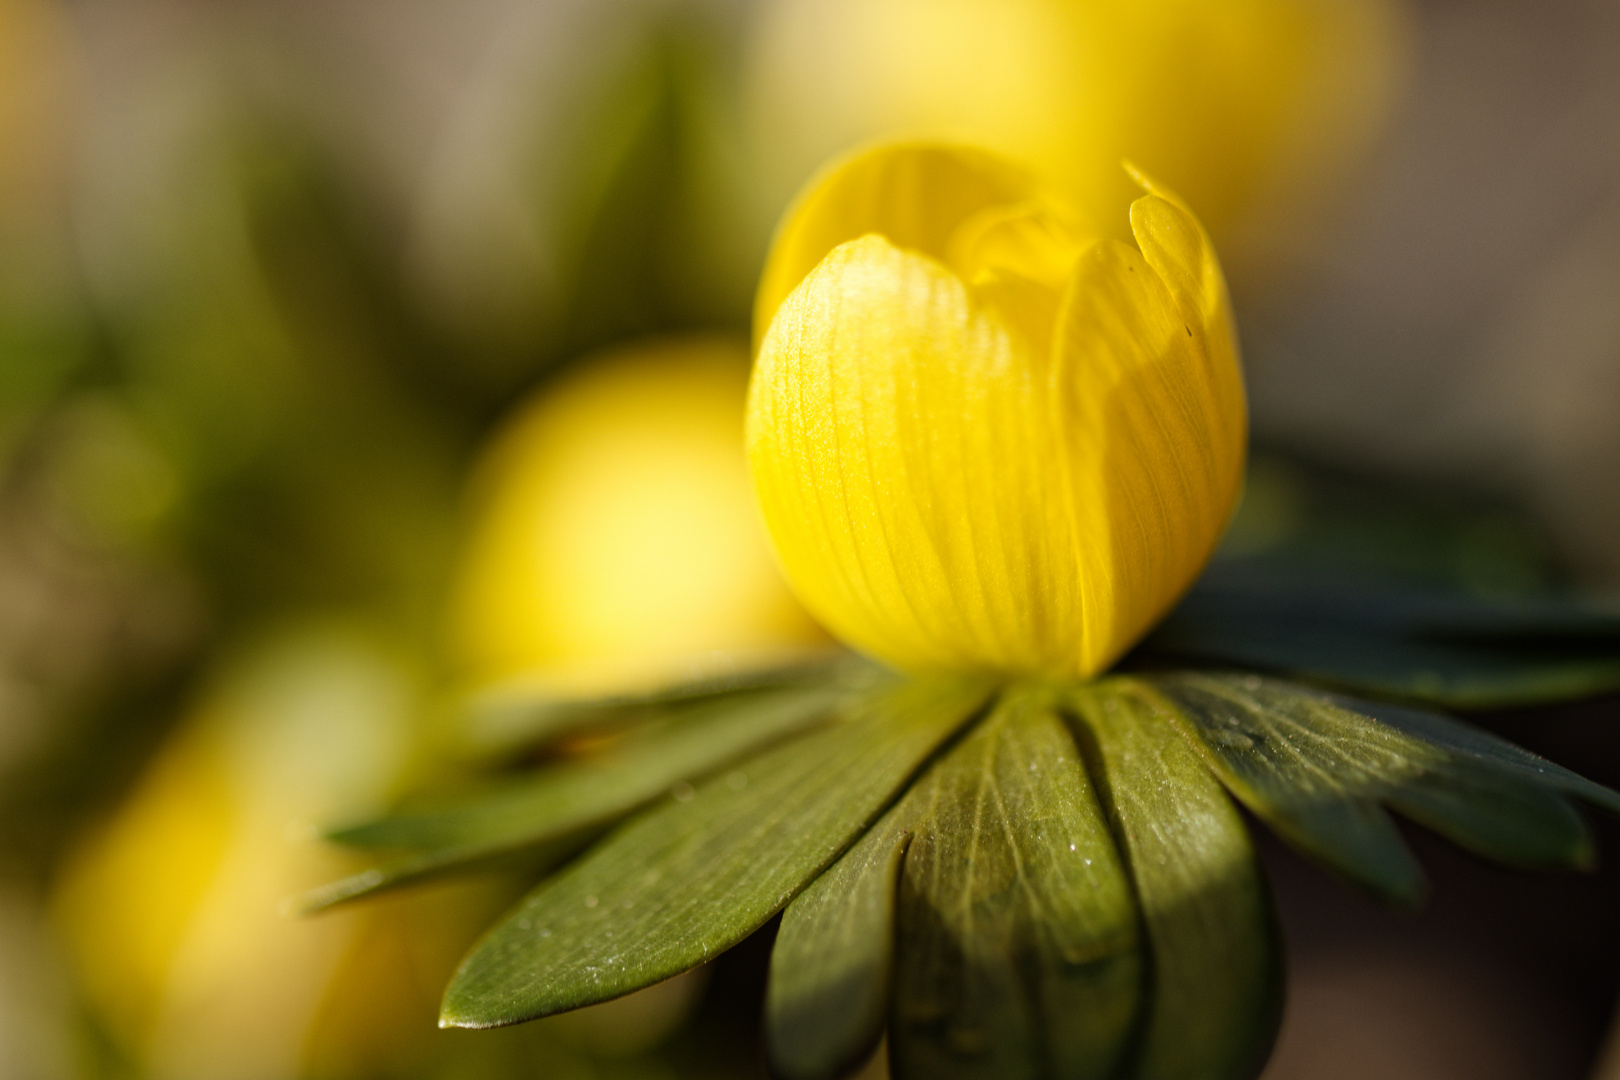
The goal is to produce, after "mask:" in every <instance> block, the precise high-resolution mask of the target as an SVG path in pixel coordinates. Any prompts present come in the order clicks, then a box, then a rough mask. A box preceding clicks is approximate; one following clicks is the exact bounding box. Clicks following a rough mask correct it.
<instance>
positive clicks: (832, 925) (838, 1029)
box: [765, 801, 911, 1080]
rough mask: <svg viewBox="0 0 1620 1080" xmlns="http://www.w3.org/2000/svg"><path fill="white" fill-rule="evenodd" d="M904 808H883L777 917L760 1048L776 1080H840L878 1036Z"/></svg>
mask: <svg viewBox="0 0 1620 1080" xmlns="http://www.w3.org/2000/svg"><path fill="white" fill-rule="evenodd" d="M908 806H909V804H908V803H907V802H905V801H902V802H901V803H900V804H899V805H897V806H896V807H895V808H894V809H892V810H890V811H889V813H888V814H886V815H885V816H884V817H883V819H882V820H881V821H879V822H878V823H877V824H876V825H874V826H873V827H872V828H871V829H870V830H868V831H867V833H866V835H865V836H863V837H862V838H861V840H860V842H859V843H857V844H856V845H855V846H854V847H853V848H851V849H850V850H849V851H848V852H846V853H845V854H844V855H843V857H842V858H840V859H839V860H838V861H837V862H835V863H833V864H832V866H830V867H829V868H828V869H827V870H825V871H824V872H823V873H822V875H821V876H820V877H818V878H816V880H815V881H813V882H812V883H811V884H810V886H809V887H808V888H806V889H805V890H804V891H803V892H802V893H800V894H799V895H798V896H796V897H794V898H793V902H792V903H791V904H789V905H788V906H787V909H786V910H785V911H783V912H782V927H781V929H780V930H778V931H777V934H776V945H775V948H774V949H773V950H772V952H771V973H770V982H769V983H768V984H767V988H766V993H765V1044H766V1052H767V1053H768V1054H769V1056H770V1061H771V1071H772V1072H773V1073H774V1074H775V1075H777V1076H780V1077H781V1078H782V1080H834V1078H836V1077H840V1076H844V1075H847V1074H849V1073H851V1072H853V1071H854V1070H855V1068H856V1067H857V1066H859V1065H860V1064H861V1062H863V1061H865V1060H866V1059H867V1058H868V1057H870V1056H871V1054H872V1052H873V1051H874V1050H875V1049H876V1048H877V1046H878V1043H879V1041H880V1040H881V1039H882V1037H883V1027H884V1024H885V1022H886V1021H887V1020H888V1011H889V995H890V987H891V986H892V984H893V977H894V939H895V932H894V920H895V893H896V890H897V888H898V886H899V880H900V866H901V861H902V860H903V859H904V857H905V851H906V846H907V845H908V844H910V842H911V834H910V832H908V831H906V829H905V828H904V824H905V821H906V818H905V809H906V807H908Z"/></svg>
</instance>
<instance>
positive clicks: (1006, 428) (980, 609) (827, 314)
mask: <svg viewBox="0 0 1620 1080" xmlns="http://www.w3.org/2000/svg"><path fill="white" fill-rule="evenodd" d="M1137 180H1138V181H1139V182H1140V183H1141V184H1142V185H1143V186H1144V187H1145V188H1147V190H1148V194H1147V195H1145V196H1144V197H1142V198H1139V199H1137V200H1136V201H1135V202H1134V203H1132V204H1131V205H1130V215H1129V216H1130V227H1131V230H1132V232H1133V233H1134V234H1135V237H1136V241H1137V244H1138V245H1139V248H1138V247H1132V246H1129V245H1127V244H1124V243H1121V242H1119V241H1116V240H1111V239H1106V238H1101V239H1099V238H1097V237H1095V236H1088V235H1087V234H1086V233H1085V232H1083V231H1082V230H1081V229H1080V228H1079V227H1078V226H1077V225H1076V223H1075V221H1074V219H1073V217H1072V213H1071V212H1070V211H1068V210H1067V209H1066V208H1065V207H1064V206H1063V205H1062V204H1061V203H1060V202H1059V201H1058V200H1056V199H1055V198H1053V197H1052V196H1050V195H1049V194H1047V193H1045V192H1043V191H1042V190H1040V188H1039V187H1038V186H1037V185H1035V184H1034V183H1033V182H1031V181H1030V180H1028V179H1026V178H1025V177H1024V176H1023V175H1022V174H1021V173H1019V172H1018V171H1017V170H1016V169H1014V168H1013V167H1011V166H1010V165H1007V164H1005V163H1003V162H1001V161H1000V160H998V159H995V158H992V157H991V156H989V155H986V154H983V153H981V152H978V151H971V150H966V149H954V148H948V147H941V146H930V145H920V144H919V145H898V146H888V147H880V148H877V149H874V150H869V151H866V152H864V153H861V154H859V155H857V156H855V157H853V158H850V159H848V160H846V161H844V162H842V163H840V164H838V165H836V166H835V167H833V168H832V169H831V170H830V171H828V172H827V173H825V174H823V175H822V176H821V177H820V178H819V180H818V181H817V182H815V183H814V184H813V185H812V187H811V188H810V189H809V190H808V191H807V193H806V194H805V195H804V196H803V197H801V199H800V201H799V202H798V204H797V205H796V206H795V207H794V208H793V209H792V210H791V211H790V212H789V214H788V216H787V218H786V220H785V221H784V223H783V225H782V227H781V229H780V231H779V233H778V234H777V238H776V242H775V245H774V247H773V249H772V251H771V255H770V259H769V262H768V263H767V265H766V270H765V275H764V278H763V280H762V282H761V285H760V293H759V301H758V306H757V308H756V312H755V317H756V326H757V327H759V328H762V334H763V336H762V339H761V343H760V347H759V354H758V359H757V364H756V368H755V372H754V379H753V383H752V386H751V389H750V395H749V401H748V428H747V443H748V458H749V463H750V465H751V467H752V470H753V475H754V482H755V487H756V490H757V493H758V496H759V500H760V503H761V506H762V507H763V510H764V514H765V519H766V522H767V524H768V526H769V527H770V531H771V536H772V538H773V540H774V541H775V544H776V549H777V552H778V554H779V556H780V559H781V562H782V565H783V567H784V568H785V569H786V571H787V575H788V577H789V579H790V580H791V581H792V583H793V584H794V586H795V587H796V589H797V591H798V593H799V595H800V597H801V599H802V600H803V601H804V602H805V604H806V606H807V607H809V609H810V610H811V612H812V613H813V614H815V615H816V616H817V617H818V618H820V619H821V620H822V621H823V622H824V623H825V624H826V626H827V627H828V628H829V629H831V630H832V631H833V632H834V633H835V634H837V635H838V636H839V637H841V638H843V639H844V640H845V641H847V642H849V643H850V644H852V645H854V646H855V647H857V648H859V649H861V650H863V651H865V652H868V653H871V654H873V655H874V656H877V657H879V658H882V659H884V660H887V661H889V662H891V663H894V664H897V665H899V666H901V667H904V668H908V669H930V668H964V667H965V668H980V669H991V670H1001V671H1017V672H1032V673H1044V674H1053V675H1064V676H1082V677H1086V676H1090V675H1093V674H1095V673H1096V672H1098V671H1100V670H1101V669H1103V668H1104V667H1106V666H1107V665H1108V664H1110V663H1111V662H1113V661H1114V660H1115V659H1117V658H1118V657H1119V655H1120V654H1121V653H1122V652H1123V651H1124V650H1125V649H1126V648H1128V647H1129V646H1130V645H1131V644H1132V643H1133V642H1134V641H1135V640H1136V639H1137V638H1138V637H1139V636H1140V635H1141V634H1142V633H1144V632H1145V631H1146V630H1147V629H1148V628H1149V627H1151V626H1152V624H1153V623H1154V622H1155V621H1156V620H1157V619H1158V618H1159V617H1161V616H1162V615H1163V614H1164V613H1165V611H1166V610H1167V609H1168V608H1169V607H1170V605H1172V604H1173V603H1174V602H1175V601H1176V599H1177V598H1178V597H1179V596H1180V595H1181V593H1182V592H1183V591H1184V590H1185V589H1186V588H1187V587H1188V586H1189V585H1190V584H1191V583H1192V581H1193V579H1194V578H1195V577H1196V576H1197V574H1198V573H1199V571H1200V570H1201V569H1202V567H1203V565H1204V563H1205V562H1206V561H1207V560H1208V558H1209V555H1210V553H1211V551H1212V550H1213V548H1214V546H1215V543H1216V541H1217V540H1218V539H1219V537H1220V534H1221V532H1222V530H1223V529H1224V527H1225V525H1226V522H1227V519H1228V517H1229V516H1230V514H1231V511H1232V508H1233V505H1234V503H1235V501H1236V498H1237V494H1238V490H1239V484H1240V481H1241V476H1242V469H1243V460H1244V451H1245V443H1246V426H1247V425H1246V410H1245V405H1244V397H1243V387H1242V376H1241V372H1240V370H1239V364H1238V354H1237V348H1236V342H1235V339H1234V337H1233V330H1232V324H1231V315H1230V311H1229V309H1228V303H1227V298H1226V287H1225V283H1224V281H1223V278H1222V276H1221V270H1220V267H1219V264H1218V263H1217V262H1216V259H1215V253H1214V251H1213V249H1212V248H1211V246H1210V244H1209V241H1208V239H1207V237H1206V236H1205V234H1204V231H1203V229H1202V228H1201V227H1200V225H1199V224H1198V222H1197V220H1196V219H1195V218H1194V217H1193V216H1192V214H1191V213H1190V212H1189V211H1188V210H1187V209H1186V207H1185V206H1184V205H1182V203H1181V202H1180V201H1179V199H1177V198H1176V197H1175V196H1174V195H1171V194H1170V193H1169V192H1167V191H1166V190H1165V189H1163V188H1162V187H1160V186H1159V185H1157V184H1155V183H1153V182H1152V181H1150V180H1148V179H1146V178H1145V177H1143V176H1141V175H1140V174H1137ZM1121 210H1123V206H1122V207H1121ZM1122 216H1123V215H1122Z"/></svg>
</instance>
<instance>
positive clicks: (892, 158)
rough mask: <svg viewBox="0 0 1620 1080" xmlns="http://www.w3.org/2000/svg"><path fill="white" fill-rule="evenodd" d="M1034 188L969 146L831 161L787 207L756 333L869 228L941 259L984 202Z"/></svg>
mask: <svg viewBox="0 0 1620 1080" xmlns="http://www.w3.org/2000/svg"><path fill="white" fill-rule="evenodd" d="M1031 192H1032V188H1031V184H1030V181H1029V179H1028V178H1027V177H1025V176H1024V175H1023V174H1022V173H1021V172H1019V171H1018V170H1017V169H1015V168H1013V167H1012V166H1010V165H1008V164H1006V163H1004V162H1002V161H1001V160H1000V159H998V158H995V157H993V156H991V155H989V154H986V153H983V152H982V151H978V150H973V149H970V148H967V147H953V146H933V145H921V144H918V145H912V144H887V145H883V146H878V147H873V148H870V149H866V150H861V151H857V152H856V153H855V154H853V155H852V156H850V157H847V158H844V159H842V160H840V161H836V162H834V163H833V164H831V165H829V166H828V167H827V168H826V169H825V170H824V171H823V173H822V174H821V175H820V176H819V177H818V178H817V179H816V180H815V181H813V182H812V183H811V184H810V185H809V186H808V187H807V188H806V189H805V193H804V194H803V195H801V196H800V198H799V199H798V200H797V201H796V202H795V203H794V205H793V206H792V207H790V208H789V209H788V212H787V214H786V215H785V216H784V217H783V219H782V224H781V225H780V226H779V227H778V229H777V232H776V237H775V239H774V240H773V241H772V243H771V253H770V256H769V258H768V259H767V261H766V263H765V271H764V274H763V276H762V277H761V279H760V285H759V293H758V297H757V299H756V301H755V304H754V333H755V335H756V344H757V337H758V335H760V334H763V333H764V331H765V328H766V327H767V326H769V325H770V322H771V318H772V316H774V315H775V314H776V309H777V307H778V306H779V305H780V304H781V303H782V301H783V299H784V298H786V296H787V295H788V293H790V292H792V291H793V289H794V287H795V286H797V285H798V284H799V282H801V281H803V280H804V278H805V275H806V274H808V273H810V271H811V270H812V269H814V268H815V266H816V264H817V263H819V262H821V260H822V259H823V258H825V257H826V255H827V253H828V252H830V251H831V250H832V249H833V248H835V247H837V246H838V245H839V244H842V243H844V242H845V241H847V240H854V239H857V238H858V237H861V236H865V235H866V234H867V233H871V232H876V233H882V234H883V235H885V236H887V237H888V238H889V239H890V241H892V242H893V243H895V244H898V245H900V246H902V247H907V248H911V249H912V250H914V251H920V252H923V253H924V254H927V255H932V256H934V257H935V258H938V259H945V258H947V257H948V248H949V247H950V243H951V237H952V235H953V234H954V233H955V231H956V229H957V227H958V226H960V225H961V224H962V223H963V222H964V221H966V220H967V219H968V218H970V217H972V216H973V215H974V214H976V213H977V212H979V211H981V210H983V209H984V208H985V207H988V206H994V205H997V204H1000V203H1007V202H1017V201H1019V200H1022V199H1024V198H1027V197H1028V196H1029V195H1030V194H1031Z"/></svg>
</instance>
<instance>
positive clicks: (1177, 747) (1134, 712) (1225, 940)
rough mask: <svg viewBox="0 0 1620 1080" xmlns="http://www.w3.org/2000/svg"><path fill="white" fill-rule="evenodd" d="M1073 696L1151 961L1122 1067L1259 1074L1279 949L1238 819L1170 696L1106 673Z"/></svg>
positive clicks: (1277, 1008)
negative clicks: (1139, 1022) (1136, 1037)
mask: <svg viewBox="0 0 1620 1080" xmlns="http://www.w3.org/2000/svg"><path fill="white" fill-rule="evenodd" d="M1074 701H1075V705H1076V706H1077V708H1078V710H1079V712H1080V715H1081V717H1082V718H1083V724H1082V725H1081V726H1080V729H1079V731H1078V734H1079V735H1080V736H1081V739H1082V742H1086V741H1091V740H1094V742H1095V747H1096V751H1095V758H1096V759H1097V760H1098V761H1099V763H1100V765H1101V768H1100V774H1101V778H1100V780H1099V783H1098V788H1099V791H1100V793H1101V794H1102V796H1103V802H1104V805H1105V806H1106V807H1107V809H1108V814H1109V819H1110V820H1111V821H1112V823H1113V825H1114V829H1115V832H1116V833H1117V834H1118V835H1119V837H1120V838H1121V846H1122V847H1123V849H1124V851H1125V855H1126V861H1127V863H1128V864H1129V867H1130V874H1131V880H1132V882H1133V884H1134V885H1135V889H1136V898H1137V904H1138V906H1139V907H1140V910H1141V912H1142V921H1143V924H1144V926H1145V928H1146V930H1147V937H1148V946H1149V952H1150V956H1151V961H1152V977H1151V980H1150V986H1151V991H1152V996H1151V999H1150V1000H1149V1002H1148V1005H1147V1016H1146V1018H1145V1021H1144V1025H1143V1029H1142V1032H1141V1035H1140V1043H1139V1045H1138V1046H1137V1049H1136V1058H1135V1064H1134V1066H1133V1068H1132V1070H1131V1073H1130V1075H1132V1076H1134V1077H1140V1078H1141V1080H1241V1078H1249V1077H1254V1076H1257V1075H1259V1073H1260V1070H1261V1068H1262V1067H1263V1066H1264V1065H1265V1061H1266V1057H1267V1055H1268V1054H1269V1052H1270V1050H1271V1046H1272V1043H1273V1041H1274V1039H1275V1037H1276V1033H1277V1025H1278V1022H1279V1020H1280V1019H1281V1015H1282V996H1283V971H1282V952H1281V946H1280V943H1279V942H1278V940H1277V927H1276V923H1275V920H1274V918H1273V915H1272V911H1271V900H1270V896H1269V894H1268V892H1267V890H1266V886H1265V881H1264V879H1263V877H1262V875H1261V871H1260V866H1259V863H1258V860H1257V859H1256V857H1255V852H1254V848H1253V845H1252V844H1251V843H1250V842H1249V833H1248V829H1247V828H1246V827H1245V825H1244V823H1243V818H1242V816H1241V815H1240V814H1239V813H1238V812H1237V809H1236V808H1235V807H1234V806H1233V805H1232V803H1231V800H1230V799H1229V798H1228V797H1227V795H1226V793H1225V792H1224V791H1223V790H1222V789H1221V785H1220V784H1219V783H1218V782H1217V781H1216V780H1215V778H1214V777H1213V776H1212V775H1210V772H1209V769H1208V767H1207V766H1206V765H1205V764H1204V762H1203V761H1202V760H1201V759H1200V758H1199V757H1198V755H1197V754H1196V753H1194V751H1193V750H1192V748H1191V747H1190V746H1189V745H1188V744H1187V742H1186V740H1185V739H1183V738H1182V737H1181V734H1180V731H1179V730H1178V719H1177V717H1176V710H1175V707H1174V706H1173V705H1171V704H1170V703H1169V702H1168V701H1166V700H1165V699H1164V698H1163V697H1162V696H1160V695H1159V694H1157V693H1155V692H1154V691H1153V690H1152V689H1151V688H1150V687H1148V686H1146V685H1144V684H1143V683H1141V682H1139V681H1137V680H1135V679H1129V678H1114V679H1107V680H1104V681H1103V682H1100V683H1097V684H1096V685H1095V686H1094V687H1091V688H1087V689H1083V690H1081V691H1079V692H1078V693H1077V694H1076V695H1075V698H1074ZM1088 736H1089V737H1090V739H1088Z"/></svg>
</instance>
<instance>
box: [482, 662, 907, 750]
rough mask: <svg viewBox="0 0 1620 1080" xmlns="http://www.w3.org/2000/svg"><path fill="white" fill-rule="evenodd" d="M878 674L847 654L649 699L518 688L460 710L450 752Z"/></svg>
mask: <svg viewBox="0 0 1620 1080" xmlns="http://www.w3.org/2000/svg"><path fill="white" fill-rule="evenodd" d="M881 677H882V674H881V672H880V670H879V669H877V668H875V667H874V666H873V665H872V664H871V663H869V662H868V661H865V660H862V659H860V658H858V657H852V656H850V655H849V654H847V653H842V652H840V653H834V654H831V655H825V656H817V657H812V658H809V659H806V660H804V661H802V662H800V663H795V664H786V665H776V666H770V667H759V668H753V669H749V670H746V671H737V672H731V673H728V674H725V675H716V676H713V677H710V678H704V679H694V680H689V681H686V682H679V683H674V684H671V685H669V686H662V687H656V688H654V689H651V690H648V691H646V692H644V693H635V694H611V695H607V696H602V697H589V698H575V699H569V698H562V699H559V698H558V697H557V696H556V694H555V693H554V692H549V691H547V690H546V689H545V688H544V687H532V686H524V685H521V684H513V685H509V686H504V687H500V688H496V689H493V690H487V691H485V692H483V693H482V694H480V695H478V696H477V697H475V698H474V699H473V700H472V701H471V702H470V703H469V704H468V705H467V706H466V707H465V708H464V710H463V715H462V716H461V719H460V721H459V724H458V727H457V730H456V732H455V734H454V736H453V738H452V739H451V740H450V742H451V743H452V746H451V748H450V751H451V752H453V753H454V754H455V755H456V756H458V757H465V758H469V759H474V760H479V759H487V758H498V757H502V756H504V755H507V754H511V753H513V752H515V751H518V750H523V749H527V748H530V747H535V746H544V745H546V744H548V743H551V742H554V741H556V740H558V739H561V738H565V737H567V736H570V735H576V734H580V733H584V732H592V731H596V730H599V729H602V728H609V729H611V728H615V727H618V726H622V725H624V724H626V723H632V722H636V721H639V720H643V719H646V718H647V717H648V716H649V714H655V713H656V712H657V711H658V710H662V709H666V708H671V707H680V706H684V705H690V704H693V703H695V702H701V701H706V700H708V699H711V698H723V697H728V696H731V695H736V694H747V693H749V692H751V691H759V690H773V689H782V688H790V687H812V686H825V685H827V684H828V683H830V682H835V681H837V682H845V683H848V684H849V685H850V686H854V687H859V686H862V685H866V684H868V683H870V682H872V681H873V680H875V679H878V678H881Z"/></svg>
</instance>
